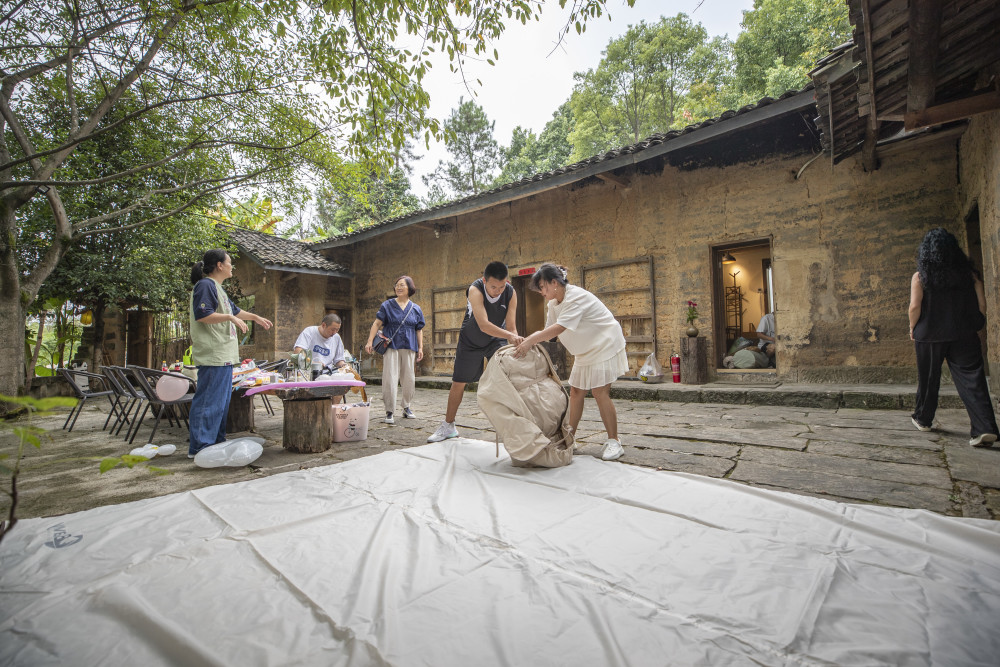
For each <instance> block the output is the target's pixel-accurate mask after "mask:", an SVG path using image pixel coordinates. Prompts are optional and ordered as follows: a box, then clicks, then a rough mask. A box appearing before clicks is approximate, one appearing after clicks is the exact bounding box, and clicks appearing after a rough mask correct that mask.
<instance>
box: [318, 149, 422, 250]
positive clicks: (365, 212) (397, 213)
mask: <svg viewBox="0 0 1000 667" xmlns="http://www.w3.org/2000/svg"><path fill="white" fill-rule="evenodd" d="M419 207H420V200H419V199H418V198H417V196H416V195H415V194H413V193H412V192H410V179H409V178H408V177H407V175H406V171H405V170H404V169H403V167H401V166H400V167H394V168H393V169H392V170H390V171H389V172H388V173H387V174H385V175H380V174H379V173H377V172H376V173H372V174H371V175H370V176H369V177H368V179H367V180H365V181H364V182H363V183H362V184H361V188H360V189H352V190H338V189H337V188H324V189H323V190H322V191H320V193H319V194H318V195H317V197H316V208H317V216H316V217H317V224H316V225H315V226H314V227H313V228H312V230H311V233H309V234H308V237H310V238H312V239H314V240H318V239H322V238H326V237H329V236H335V235H338V234H347V233H350V232H353V231H355V230H358V229H363V228H365V227H370V226H372V225H377V224H380V223H383V222H385V221H387V220H391V219H393V218H398V217H401V216H404V215H407V214H408V213H412V212H413V211H416V210H417V209H418V208H419ZM303 231H306V230H303Z"/></svg>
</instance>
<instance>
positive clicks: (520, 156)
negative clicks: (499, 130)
mask: <svg viewBox="0 0 1000 667" xmlns="http://www.w3.org/2000/svg"><path fill="white" fill-rule="evenodd" d="M572 127H573V111H572V110H571V109H570V107H569V103H564V104H563V105H562V106H560V107H559V108H558V109H557V110H556V111H555V113H553V114H552V120H550V121H549V122H548V123H546V124H545V128H544V129H543V130H542V133H541V134H540V135H538V136H535V133H534V132H532V131H531V130H526V129H524V128H523V127H520V126H518V127H515V128H514V132H513V136H512V137H511V141H510V146H507V147H501V148H500V153H501V163H502V165H503V168H502V169H501V170H500V175H499V176H497V178H496V180H495V182H494V183H495V185H502V184H504V183H512V182H514V181H517V180H520V179H522V178H526V177H528V176H533V175H534V174H539V173H543V172H546V171H552V170H553V169H558V168H559V167H563V166H565V165H567V164H569V158H570V154H571V153H572V146H570V143H569V133H570V131H571V129H572Z"/></svg>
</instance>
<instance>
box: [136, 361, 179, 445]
mask: <svg viewBox="0 0 1000 667" xmlns="http://www.w3.org/2000/svg"><path fill="white" fill-rule="evenodd" d="M126 370H127V371H128V373H129V374H130V375H131V376H132V379H133V380H135V386H136V388H137V389H138V390H139V391H140V392H142V394H143V395H144V396H145V397H146V407H145V408H144V409H143V411H142V416H141V417H139V419H138V420H137V421H136V422H135V426H134V428H133V429H132V436H131V437H130V438H129V444H132V442H133V441H134V440H135V436H136V434H137V433H139V427H140V426H141V425H142V420H143V419H145V418H146V413H147V412H149V408H150V406H152V405H156V406H159V407H158V410H157V411H156V421H155V422H154V423H153V430H152V432H151V433H150V434H149V442H152V441H153V436H155V435H156V429H157V428H159V426H160V419H161V418H162V417H163V415H164V414H166V415H167V421H168V422H170V424H171V425H173V423H174V418H175V417H176V419H177V425H178V426H179V425H180V423H181V420H182V419H183V420H184V424H185V426H186V425H187V423H188V421H187V410H186V409H184V410H181V408H182V407H185V406H187V405H189V404H190V403H191V399H193V398H194V389H195V384H194V381H192V380H191V378H189V377H188V376H186V375H181V374H180V373H171V372H169V371H158V370H155V369H152V368H143V367H141V366H128V367H127V368H126ZM163 377H172V378H179V379H182V380H184V381H185V382H187V383H188V389H189V391H188V392H187V393H185V394H184V395H183V396H181V397H180V398H178V399H175V400H164V399H163V398H161V397H160V395H159V394H158V393H157V391H156V388H155V387H156V384H157V383H158V382H159V381H160V380H161V379H162V378H163ZM174 408H177V409H178V412H177V413H176V414H175V413H174Z"/></svg>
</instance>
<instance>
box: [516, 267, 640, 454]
mask: <svg viewBox="0 0 1000 667" xmlns="http://www.w3.org/2000/svg"><path fill="white" fill-rule="evenodd" d="M531 288H532V289H533V290H536V291H538V292H540V293H541V294H542V296H543V297H544V298H545V300H546V301H548V312H547V314H546V317H545V328H544V329H542V330H541V331H536V332H535V333H533V334H531V335H530V336H528V337H527V338H525V339H524V342H522V343H521V344H520V345H518V346H517V351H516V353H515V354H517V355H519V356H520V355H524V354H525V353H526V352H527V351H528V350H529V349H531V348H532V347H533V346H534V345H537V344H538V343H541V342H542V341H546V340H552V339H553V338H555V337H557V336H558V337H559V342H561V343H562V344H563V346H565V347H566V349H567V350H569V352H570V354H572V355H573V370H572V371H571V372H570V375H569V387H570V393H569V425H570V428H571V429H572V430H573V432H574V433H576V428H577V426H578V425H579V423H580V417H581V416H582V415H583V399H584V398H586V396H587V392H588V391H590V393H591V394H593V396H594V400H595V401H597V409H598V410H599V411H600V413H601V421H602V422H604V428H605V430H607V432H608V439H607V440H605V442H604V449H603V450H602V451H601V458H602V459H604V460H605V461H614V460H615V459H619V458H621V456H622V455H623V454H624V453H625V451H624V450H623V449H622V444H621V440H620V439H619V438H618V413H617V412H616V411H615V404H614V403H612V401H611V383H612V382H614V381H615V380H617V379H618V377H619V376H621V375H623V374H624V373H626V372H627V371H628V356H627V355H626V354H625V335H624V334H623V333H622V326H621V324H620V323H619V322H618V320H616V319H615V316H614V315H612V314H611V311H610V310H608V308H607V306H605V305H604V304H603V303H601V300H600V299H598V298H597V297H596V296H594V295H593V294H591V293H590V292H588V291H587V290H585V289H583V288H582V287H577V286H576V285H571V284H570V283H569V282H567V280H566V269H565V267H561V266H556V265H554V264H543V265H542V266H541V267H540V268H539V269H538V271H537V272H535V274H534V275H533V276H532V277H531Z"/></svg>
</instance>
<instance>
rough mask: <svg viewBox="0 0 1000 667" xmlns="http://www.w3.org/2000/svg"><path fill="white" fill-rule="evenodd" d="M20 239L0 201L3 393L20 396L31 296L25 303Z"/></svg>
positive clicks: (1, 411) (0, 378) (2, 410)
mask: <svg viewBox="0 0 1000 667" xmlns="http://www.w3.org/2000/svg"><path fill="white" fill-rule="evenodd" d="M16 238H17V227H16V226H15V223H14V211H13V210H11V209H10V208H8V207H7V204H6V202H4V201H3V200H0V394H4V395H7V396H17V395H18V394H19V393H20V391H21V390H22V389H24V385H25V381H26V375H25V367H24V362H25V358H24V306H25V305H26V304H27V303H28V302H29V301H30V299H29V298H27V296H25V297H24V299H23V301H24V304H22V297H21V274H20V272H19V271H18V268H17V249H16V248H15V247H14V239H16ZM6 413H7V406H6V404H5V403H0V414H6Z"/></svg>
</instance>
